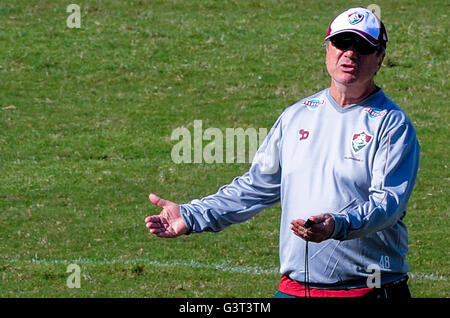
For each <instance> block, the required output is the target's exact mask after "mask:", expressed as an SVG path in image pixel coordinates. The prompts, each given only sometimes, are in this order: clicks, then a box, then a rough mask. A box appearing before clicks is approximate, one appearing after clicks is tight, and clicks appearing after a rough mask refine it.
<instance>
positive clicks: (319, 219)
mask: <svg viewBox="0 0 450 318" xmlns="http://www.w3.org/2000/svg"><path fill="white" fill-rule="evenodd" d="M309 219H310V220H311V221H312V222H313V223H314V224H313V225H312V226H311V227H309V228H306V227H305V223H306V221H305V220H302V219H298V220H293V221H292V222H291V230H292V231H293V232H294V234H295V235H297V236H299V237H300V238H302V239H304V240H305V241H311V242H315V243H320V242H322V241H324V240H326V239H328V238H329V236H330V234H331V233H330V229H329V224H328V223H329V222H328V217H327V216H326V215H322V214H321V215H317V216H312V217H310V218H309ZM331 232H332V231H331Z"/></svg>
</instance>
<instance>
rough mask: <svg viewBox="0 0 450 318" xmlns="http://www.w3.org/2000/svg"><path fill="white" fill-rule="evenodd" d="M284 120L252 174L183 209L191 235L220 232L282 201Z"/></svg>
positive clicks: (260, 152)
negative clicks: (281, 162) (281, 153)
mask: <svg viewBox="0 0 450 318" xmlns="http://www.w3.org/2000/svg"><path fill="white" fill-rule="evenodd" d="M280 140H281V116H280V118H278V120H277V121H276V123H275V124H274V126H273V127H272V129H271V130H270V132H269V134H268V135H267V137H266V138H265V140H264V142H263V143H262V145H261V146H260V148H259V149H258V151H257V152H256V154H255V156H254V158H253V162H252V165H251V167H250V170H249V171H248V172H247V173H245V174H244V175H242V176H240V177H237V178H235V179H234V180H233V181H232V182H231V183H230V184H228V185H225V186H223V187H221V188H220V189H219V190H218V192H217V193H215V194H213V195H210V196H207V197H204V198H202V199H195V200H192V201H191V202H190V203H189V204H182V205H181V215H182V217H183V219H184V221H185V222H186V224H187V226H188V233H198V232H203V231H211V232H218V231H221V230H223V229H224V228H225V227H227V226H229V225H231V224H234V223H241V222H244V221H246V220H248V219H250V218H251V217H253V216H254V215H255V214H257V213H258V212H259V211H261V210H262V209H264V208H266V207H269V206H271V205H274V204H276V203H277V202H279V200H280V184H281V167H280V159H279V154H280V151H279V149H280Z"/></svg>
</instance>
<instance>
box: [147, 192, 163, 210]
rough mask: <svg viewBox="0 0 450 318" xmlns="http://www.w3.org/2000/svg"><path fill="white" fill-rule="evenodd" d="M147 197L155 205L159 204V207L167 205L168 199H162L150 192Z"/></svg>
mask: <svg viewBox="0 0 450 318" xmlns="http://www.w3.org/2000/svg"><path fill="white" fill-rule="evenodd" d="M148 198H149V199H150V201H151V202H152V203H153V204H154V205H156V206H159V207H160V208H163V207H165V206H166V205H167V203H168V201H167V200H164V199H162V198H160V197H159V196H157V195H156V194H154V193H150V195H149V196H148Z"/></svg>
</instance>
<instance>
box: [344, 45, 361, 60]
mask: <svg viewBox="0 0 450 318" xmlns="http://www.w3.org/2000/svg"><path fill="white" fill-rule="evenodd" d="M358 55H359V52H358V51H357V50H356V49H355V45H354V44H352V45H351V46H350V47H349V48H348V49H346V50H344V56H345V57H348V58H351V57H357V56H358Z"/></svg>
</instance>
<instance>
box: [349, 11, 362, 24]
mask: <svg viewBox="0 0 450 318" xmlns="http://www.w3.org/2000/svg"><path fill="white" fill-rule="evenodd" d="M363 19H364V15H362V14H361V13H359V12H358V11H355V12H353V13H350V14H349V15H348V22H350V24H351V25H355V24H357V23H359V22H361V21H362V20H363Z"/></svg>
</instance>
